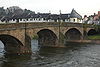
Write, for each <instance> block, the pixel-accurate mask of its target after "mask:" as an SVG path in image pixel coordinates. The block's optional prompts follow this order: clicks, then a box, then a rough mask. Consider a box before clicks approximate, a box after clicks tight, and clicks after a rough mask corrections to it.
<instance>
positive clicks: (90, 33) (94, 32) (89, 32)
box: [87, 29, 97, 36]
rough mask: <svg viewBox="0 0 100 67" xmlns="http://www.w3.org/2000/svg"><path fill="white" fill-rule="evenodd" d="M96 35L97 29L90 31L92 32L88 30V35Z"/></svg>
mask: <svg viewBox="0 0 100 67" xmlns="http://www.w3.org/2000/svg"><path fill="white" fill-rule="evenodd" d="M95 34H97V31H96V30H95V29H90V30H88V32H87V35H88V36H89V35H95Z"/></svg>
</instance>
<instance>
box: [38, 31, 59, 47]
mask: <svg viewBox="0 0 100 67" xmlns="http://www.w3.org/2000/svg"><path fill="white" fill-rule="evenodd" d="M37 34H38V44H39V45H40V46H55V45H56V44H57V41H58V38H57V36H56V34H55V33H54V32H53V31H52V30H49V29H42V30H40V31H39V32H37Z"/></svg>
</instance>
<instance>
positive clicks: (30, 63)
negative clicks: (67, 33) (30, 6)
mask: <svg viewBox="0 0 100 67" xmlns="http://www.w3.org/2000/svg"><path fill="white" fill-rule="evenodd" d="M0 45H1V47H0V67H100V44H82V43H68V44H66V46H67V47H66V48H52V47H41V48H39V47H38V41H37V40H32V52H33V54H32V55H21V56H16V55H15V56H8V55H5V54H4V49H3V47H4V46H3V45H2V43H0Z"/></svg>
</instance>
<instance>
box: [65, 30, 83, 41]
mask: <svg viewBox="0 0 100 67" xmlns="http://www.w3.org/2000/svg"><path fill="white" fill-rule="evenodd" d="M81 38H82V34H81V32H80V31H79V30H78V29H76V28H71V29H69V30H68V31H67V32H66V33H65V39H66V40H80V39H81Z"/></svg>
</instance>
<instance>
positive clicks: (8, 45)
mask: <svg viewBox="0 0 100 67" xmlns="http://www.w3.org/2000/svg"><path fill="white" fill-rule="evenodd" d="M91 31H95V30H94V27H93V26H92V25H84V24H81V23H63V22H41V23H40V22H36V23H8V24H0V40H1V41H2V43H3V44H4V46H5V47H4V49H5V51H6V53H8V54H9V53H18V54H20V53H30V52H31V40H32V39H33V38H37V37H38V44H39V45H41V46H53V47H61V46H64V44H65V41H66V40H82V39H84V38H85V36H86V35H87V34H89V32H91Z"/></svg>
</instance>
